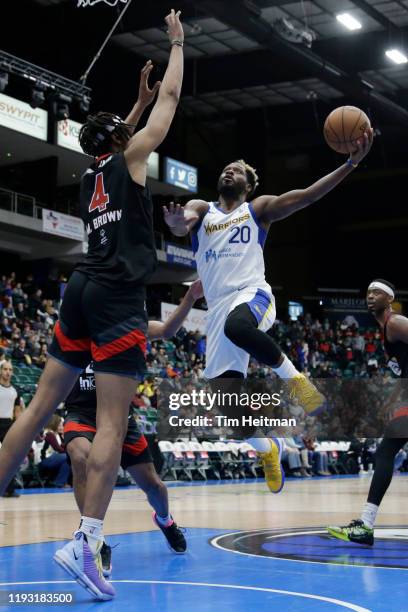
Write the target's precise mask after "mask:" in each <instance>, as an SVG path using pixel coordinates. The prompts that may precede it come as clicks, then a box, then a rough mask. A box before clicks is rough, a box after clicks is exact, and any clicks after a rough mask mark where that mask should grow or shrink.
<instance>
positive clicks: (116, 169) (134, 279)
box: [76, 153, 157, 287]
mask: <svg viewBox="0 0 408 612" xmlns="http://www.w3.org/2000/svg"><path fill="white" fill-rule="evenodd" d="M80 215H81V218H82V220H83V222H84V225H85V229H86V232H87V235H88V253H87V255H86V256H85V257H84V259H83V261H82V262H81V263H79V264H78V265H77V267H76V270H78V271H79V272H82V273H84V274H86V275H87V276H88V277H89V278H90V279H92V280H94V281H95V282H97V283H100V284H102V285H105V286H107V287H117V286H118V285H123V284H126V285H145V284H146V283H147V281H148V280H149V278H150V277H151V275H152V274H153V272H154V271H155V269H156V266H157V255H156V248H155V243H154V233H153V203H152V198H151V194H150V190H149V188H148V187H147V186H146V187H142V186H141V185H138V184H137V183H135V181H134V180H133V179H132V177H131V176H130V174H129V170H128V167H127V164H126V160H125V156H124V154H123V153H116V154H113V153H112V154H107V155H103V156H102V157H99V158H98V159H97V160H96V161H95V163H94V164H93V165H92V166H91V167H90V168H88V170H87V171H86V172H85V174H84V175H83V177H82V179H81V189H80Z"/></svg>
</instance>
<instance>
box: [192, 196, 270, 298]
mask: <svg viewBox="0 0 408 612" xmlns="http://www.w3.org/2000/svg"><path fill="white" fill-rule="evenodd" d="M265 239H266V231H265V230H264V229H263V228H262V227H261V226H260V224H259V222H258V220H257V218H256V216H255V212H254V210H253V207H252V204H250V203H248V202H244V203H243V204H241V206H239V207H238V208H236V209H235V210H233V211H232V212H230V213H225V212H223V211H222V210H220V209H219V208H218V206H217V203H215V202H210V203H209V209H208V212H207V213H206V214H205V215H204V217H203V219H202V221H201V223H200V224H199V226H197V227H196V228H194V229H193V231H192V245H193V251H194V253H195V258H196V262H197V271H198V275H199V277H200V279H201V281H202V283H203V288H204V295H205V298H206V300H207V303H208V306H209V307H210V308H211V307H212V306H214V305H215V304H217V302H219V301H220V300H221V299H223V298H224V297H226V296H227V295H229V294H232V293H233V292H234V291H238V290H240V289H243V288H244V287H260V288H262V287H263V286H265V284H266V281H265V264H264V258H263V246H264V243H265Z"/></svg>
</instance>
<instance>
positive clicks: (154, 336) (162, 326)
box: [147, 280, 203, 340]
mask: <svg viewBox="0 0 408 612" xmlns="http://www.w3.org/2000/svg"><path fill="white" fill-rule="evenodd" d="M202 297H203V286H202V284H201V281H200V280H196V281H194V283H193V284H192V285H191V286H190V287H189V288H188V291H187V293H186V294H185V296H184V297H183V299H182V301H181V303H180V304H179V306H177V308H176V310H175V311H174V312H173V313H172V314H171V315H170V317H169V318H168V319H167V321H165V322H164V323H163V322H162V321H149V325H148V328H147V336H148V338H149V340H158V339H160V338H165V339H168V338H172V337H173V336H174V335H175V334H177V332H178V330H179V329H180V327H181V326H182V325H183V321H184V319H185V318H186V316H187V315H188V313H189V312H190V310H191V309H192V307H193V306H194V303H195V302H196V301H197V300H199V299H200V298H202Z"/></svg>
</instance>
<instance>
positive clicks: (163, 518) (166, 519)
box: [156, 512, 173, 527]
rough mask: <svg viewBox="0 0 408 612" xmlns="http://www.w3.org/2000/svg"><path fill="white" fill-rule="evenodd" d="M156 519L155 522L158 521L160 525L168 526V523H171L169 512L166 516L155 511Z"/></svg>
mask: <svg viewBox="0 0 408 612" xmlns="http://www.w3.org/2000/svg"><path fill="white" fill-rule="evenodd" d="M156 519H157V522H158V523H160V525H162V527H168V526H169V525H171V524H172V523H173V519H172V517H171V514H168V515H167V516H159V515H158V514H157V512H156Z"/></svg>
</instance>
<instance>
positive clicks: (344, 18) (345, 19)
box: [336, 13, 362, 30]
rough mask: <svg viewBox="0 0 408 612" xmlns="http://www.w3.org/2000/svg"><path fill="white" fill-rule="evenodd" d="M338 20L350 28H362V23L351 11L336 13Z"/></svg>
mask: <svg viewBox="0 0 408 612" xmlns="http://www.w3.org/2000/svg"><path fill="white" fill-rule="evenodd" d="M336 19H337V21H339V22H340V23H341V24H342V25H344V26H345V27H346V28H347V29H348V30H361V28H362V25H361V23H360V22H359V21H357V19H355V18H354V17H352V16H351V15H350V13H339V15H336Z"/></svg>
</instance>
